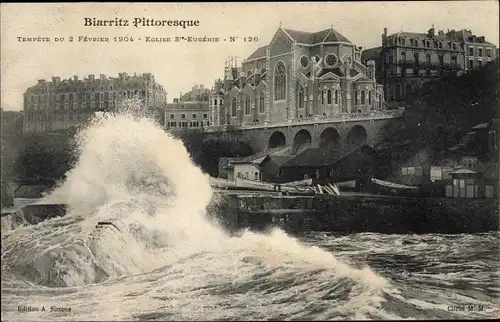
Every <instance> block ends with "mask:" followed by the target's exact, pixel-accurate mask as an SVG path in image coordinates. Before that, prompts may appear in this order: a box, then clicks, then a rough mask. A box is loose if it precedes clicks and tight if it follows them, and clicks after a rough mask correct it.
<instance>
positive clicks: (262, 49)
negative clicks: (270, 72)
mask: <svg viewBox="0 0 500 322" xmlns="http://www.w3.org/2000/svg"><path fill="white" fill-rule="evenodd" d="M266 50H267V46H262V47H259V48H257V50H255V51H254V52H253V54H251V55H250V56H248V58H247V59H246V60H250V59H255V58H260V57H264V56H266Z"/></svg>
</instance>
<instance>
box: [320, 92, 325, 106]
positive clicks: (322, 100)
mask: <svg viewBox="0 0 500 322" xmlns="http://www.w3.org/2000/svg"><path fill="white" fill-rule="evenodd" d="M323 104H325V91H324V90H322V91H321V105H323Z"/></svg>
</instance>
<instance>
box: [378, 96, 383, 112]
mask: <svg viewBox="0 0 500 322" xmlns="http://www.w3.org/2000/svg"><path fill="white" fill-rule="evenodd" d="M378 108H379V110H381V109H382V94H378Z"/></svg>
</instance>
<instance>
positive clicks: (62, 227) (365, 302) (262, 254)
mask: <svg viewBox="0 0 500 322" xmlns="http://www.w3.org/2000/svg"><path fill="white" fill-rule="evenodd" d="M77 142H78V149H79V151H78V152H79V158H78V161H77V163H76V164H75V166H74V168H73V169H72V170H71V171H69V172H68V173H67V176H66V180H65V181H64V182H63V183H62V184H61V185H60V186H59V187H57V188H56V189H55V190H54V191H53V193H51V194H50V195H49V196H48V197H46V199H45V201H47V202H51V203H64V204H67V205H68V207H69V213H68V215H67V216H66V217H65V218H56V219H50V220H48V221H46V222H42V223H40V224H38V225H36V226H30V227H23V228H19V229H16V230H15V231H12V232H9V234H8V236H7V237H6V238H5V240H4V241H3V243H4V245H5V247H4V248H3V249H2V259H4V260H8V261H9V264H8V267H9V268H10V269H11V270H13V271H14V272H19V270H20V269H21V267H24V268H23V271H22V272H21V273H20V275H21V277H22V278H25V279H31V280H32V281H34V282H35V283H38V284H43V285H48V286H66V287H68V286H82V285H87V284H92V283H103V282H104V281H105V280H106V279H107V278H110V277H115V278H119V277H127V276H128V277H129V278H133V276H134V275H137V274H141V273H148V272H150V273H149V274H150V275H149V276H154V274H153V273H151V272H152V271H153V270H159V271H158V272H160V273H158V274H159V275H160V276H161V277H157V278H156V279H154V280H155V281H157V282H158V281H163V282H162V283H159V284H155V285H150V287H151V289H156V290H157V291H158V292H160V293H161V292H163V293H168V294H169V296H173V297H176V296H177V300H178V301H184V302H183V303H184V304H185V305H186V303H188V302H187V301H188V300H189V299H191V297H190V296H188V295H187V294H188V293H189V289H190V288H192V287H194V288H196V287H203V286H206V285H207V284H209V283H210V282H211V281H215V282H218V283H223V281H225V280H228V281H233V282H232V283H233V284H234V286H235V287H236V285H237V284H238V283H245V281H247V280H248V279H252V276H253V275H255V274H257V273H259V270H263V271H268V272H269V271H273V270H278V272H277V273H274V275H273V276H274V278H275V279H276V281H278V280H280V279H283V278H285V276H289V275H290V274H291V276H292V277H293V276H295V275H296V276H303V274H306V275H308V274H309V272H310V273H311V274H313V275H314V274H316V273H314V272H318V271H319V272H321V273H318V274H322V276H323V278H325V279H326V280H327V282H326V283H327V284H326V285H335V283H346V282H341V281H342V280H344V279H347V280H349V281H350V282H349V283H354V287H352V289H353V290H355V291H353V292H354V293H353V295H352V297H353V299H352V301H351V302H349V303H347V304H344V309H345V310H348V309H350V310H352V311H353V312H354V311H356V310H358V309H360V308H362V307H372V308H376V307H378V305H379V304H380V301H381V299H382V298H381V297H380V294H379V293H378V292H379V291H380V290H382V289H387V288H388V287H389V285H388V283H387V281H386V280H385V279H383V278H382V277H380V276H378V275H377V274H375V273H374V272H372V271H371V270H370V269H369V268H365V269H362V270H358V269H355V268H353V267H351V266H349V265H347V264H346V263H344V262H342V261H340V260H338V259H337V258H335V256H334V255H333V254H331V253H329V252H326V251H324V250H322V249H320V248H318V247H306V246H304V245H302V244H300V243H299V242H298V241H297V240H296V239H294V238H291V237H289V236H287V235H286V234H285V233H283V232H282V231H280V230H275V231H273V232H271V233H270V234H267V235H263V234H257V233H251V232H246V233H244V234H243V235H242V236H241V237H237V238H236V237H229V236H227V235H226V234H225V233H224V232H223V231H222V230H221V229H220V228H219V227H216V226H215V225H214V224H212V223H211V222H210V221H209V220H208V219H207V217H206V208H207V206H208V205H209V203H210V202H211V200H212V197H213V196H212V190H211V187H210V185H209V177H208V175H206V174H204V173H202V171H201V170H200V169H199V168H198V167H196V166H195V165H194V164H193V163H192V162H191V160H190V156H189V154H188V152H187V151H186V149H185V147H184V145H183V144H182V142H181V141H179V140H177V139H175V138H174V137H172V136H171V135H169V134H168V133H165V131H163V130H162V129H161V128H160V127H158V126H157V125H156V124H155V123H154V122H152V121H151V120H149V119H148V118H145V117H141V116H140V115H137V113H136V112H135V111H134V110H133V109H132V110H130V109H129V110H127V111H125V112H122V113H119V114H114V115H107V116H103V117H99V118H96V119H95V120H94V121H93V122H92V123H91V124H90V125H89V126H88V127H87V128H86V129H84V130H83V131H81V132H80V133H79V134H78V136H77ZM98 221H110V222H112V223H114V224H115V226H116V228H114V227H108V228H104V229H100V231H97V229H96V227H95V226H96V223H97V222H98ZM155 272H156V271H155ZM162 272H164V274H165V275H162ZM176 272H177V273H176ZM155 274H156V273H155ZM287 274H288V275H287ZM287 278H288V277H287ZM301 278H306V277H301ZM307 283H308V284H307V285H309V287H310V289H309V291H308V290H306V289H303V290H302V292H303V293H304V294H308V295H305V296H306V297H307V296H309V297H311V299H314V298H315V295H313V294H312V293H309V292H310V290H315V289H316V287H318V286H317V285H315V284H318V285H322V284H321V283H320V282H319V281H316V282H315V281H308V282H307ZM105 285H106V284H101V285H100V286H99V287H100V288H104V287H107V286H105ZM346 285H347V284H346ZM89 287H90V286H89ZM143 287H144V285H143ZM323 287H324V286H323ZM331 287H332V286H331ZM346 287H347V286H346ZM87 289H88V291H91V290H92V292H94V291H93V290H94V289H93V288H87ZM106 289H107V288H106ZM106 289H103V292H104V293H106V292H107V291H106ZM175 290H178V292H176V291H175ZM109 291H111V289H109ZM128 291H130V290H128ZM296 291H297V289H290V292H292V293H290V294H291V295H290V296H292V295H293V294H295V293H294V292H296ZM121 292H122V296H124V295H123V292H125V291H121ZM180 294H184V295H182V296H181V295H180ZM255 294H257V293H255ZM255 294H254V295H252V294H249V295H248V297H249V299H250V298H255V296H257V295H255ZM286 294H288V293H286ZM286 294H284V295H283V296H285V295H286ZM318 294H321V292H319V293H318ZM242 296H243V295H242ZM286 296H288V295H286ZM135 300H136V301H141V299H139V298H136V299H135ZM143 301H144V305H146V304H145V303H149V302H148V301H151V298H150V296H144V297H143ZM206 301H207V303H208V302H210V300H208V299H207V300H206ZM111 302H113V303H114V305H123V303H124V302H123V300H113V301H111V300H110V301H108V300H106V301H104V302H103V303H107V304H106V306H107V307H108V312H118V311H119V312H121V315H119V316H118V315H116V314H114V313H113V314H112V316H110V317H109V318H110V319H113V318H120V317H121V318H123V317H124V316H127V314H132V312H128V309H132V308H127V309H125V308H123V307H121V309H117V310H115V311H113V310H111V308H110V306H111ZM212 304H213V305H221V304H220V303H218V302H217V301H215V302H214V303H212ZM103 305H104V304H103ZM148 305H150V304H148ZM200 305H201V304H200ZM207 305H208V304H207ZM222 313H223V311H221V312H220V314H219V315H218V317H219V318H223V317H224V315H223V314H222ZM110 314H111V313H110ZM180 316H181V315H180ZM81 317H82V318H83V315H82V316H81ZM102 318H104V317H102ZM193 318H203V316H200V317H196V316H193Z"/></svg>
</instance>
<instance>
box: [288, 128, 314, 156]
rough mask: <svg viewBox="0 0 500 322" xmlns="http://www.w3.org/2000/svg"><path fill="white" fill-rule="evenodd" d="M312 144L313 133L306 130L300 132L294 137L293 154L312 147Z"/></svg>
mask: <svg viewBox="0 0 500 322" xmlns="http://www.w3.org/2000/svg"><path fill="white" fill-rule="evenodd" d="M311 143H312V136H311V133H310V132H309V131H308V130H306V129H302V130H299V131H298V132H297V133H296V134H295V136H294V137H293V144H292V152H293V153H297V152H299V151H300V150H304V149H307V148H309V147H310V146H311Z"/></svg>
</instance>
